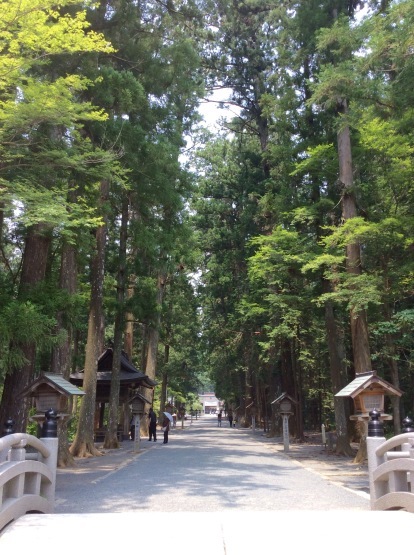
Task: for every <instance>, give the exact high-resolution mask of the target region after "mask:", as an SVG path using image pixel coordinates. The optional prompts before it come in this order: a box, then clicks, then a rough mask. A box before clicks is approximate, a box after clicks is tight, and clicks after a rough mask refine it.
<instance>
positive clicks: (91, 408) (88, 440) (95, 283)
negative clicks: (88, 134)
mask: <svg viewBox="0 0 414 555" xmlns="http://www.w3.org/2000/svg"><path fill="white" fill-rule="evenodd" d="M108 193H109V182H108V181H106V180H104V181H102V182H101V191H100V205H101V206H102V205H103V203H104V202H105V201H106V199H107V196H108ZM106 234H107V228H106V223H104V224H103V225H102V226H100V227H99V228H98V229H97V230H96V251H95V253H94V256H93V257H92V259H91V300H90V306H89V319H88V337H87V341H86V352H85V371H84V378H83V390H84V392H85V395H84V396H83V397H82V402H81V408H80V414H79V422H78V429H77V432H76V437H75V439H74V441H73V443H72V445H71V448H70V452H71V454H72V455H74V456H75V457H91V456H95V455H100V454H101V453H100V452H99V451H98V449H96V447H95V444H94V437H93V435H94V423H95V410H96V407H95V404H96V377H97V362H98V358H99V356H100V355H101V354H102V351H103V344H104V342H103V327H104V317H103V307H102V301H103V280H104V269H105V245H106Z"/></svg>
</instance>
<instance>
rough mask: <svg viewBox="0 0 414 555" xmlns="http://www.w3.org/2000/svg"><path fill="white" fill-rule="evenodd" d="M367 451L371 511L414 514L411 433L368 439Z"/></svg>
mask: <svg viewBox="0 0 414 555" xmlns="http://www.w3.org/2000/svg"><path fill="white" fill-rule="evenodd" d="M398 448H400V449H401V450H399V451H398V450H396V449H398ZM367 450H368V473H369V487H370V497H371V509H372V510H377V511H378V510H390V509H404V510H406V511H408V512H414V432H406V433H403V434H399V435H397V436H394V437H393V438H391V439H388V440H386V439H385V437H369V436H368V437H367Z"/></svg>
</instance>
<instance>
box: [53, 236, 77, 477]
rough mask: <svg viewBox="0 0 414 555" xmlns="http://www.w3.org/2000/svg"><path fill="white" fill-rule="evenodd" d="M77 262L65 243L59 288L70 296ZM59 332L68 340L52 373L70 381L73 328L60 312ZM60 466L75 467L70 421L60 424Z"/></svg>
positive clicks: (58, 351) (57, 353)
mask: <svg viewBox="0 0 414 555" xmlns="http://www.w3.org/2000/svg"><path fill="white" fill-rule="evenodd" d="M76 283H77V262H76V247H75V246H74V245H73V244H69V243H64V244H63V246H62V256H61V264H60V279H59V287H60V289H62V290H63V291H66V292H67V294H68V295H73V294H74V293H75V292H76V288H77V285H76ZM57 327H58V330H62V329H64V330H66V334H67V335H66V338H65V341H64V342H63V343H61V344H60V345H57V346H56V347H54V349H53V351H52V361H51V366H52V372H54V373H55V374H62V376H63V378H65V379H66V380H68V379H69V376H70V372H71V364H72V326H71V324H70V322H65V315H64V313H63V312H59V314H58V315H57ZM58 424H59V425H58V437H59V451H58V466H59V467H61V468H64V467H67V466H74V458H73V456H72V455H71V453H70V451H69V444H68V420H66V419H65V420H63V421H59V422H58Z"/></svg>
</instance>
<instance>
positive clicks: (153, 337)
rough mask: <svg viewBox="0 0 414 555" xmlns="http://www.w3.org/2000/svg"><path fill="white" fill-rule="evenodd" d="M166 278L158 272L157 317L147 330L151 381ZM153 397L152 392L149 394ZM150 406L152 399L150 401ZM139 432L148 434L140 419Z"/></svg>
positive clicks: (154, 371)
mask: <svg viewBox="0 0 414 555" xmlns="http://www.w3.org/2000/svg"><path fill="white" fill-rule="evenodd" d="M166 279H167V276H166V273H165V271H160V272H159V274H158V279H157V308H158V310H157V315H156V319H155V323H154V325H153V326H150V327H149V328H148V351H147V361H146V365H145V374H146V375H147V376H148V377H149V378H151V380H155V374H156V371H157V354H158V342H159V337H160V331H159V328H160V322H161V306H162V303H163V300H164V292H165V282H166ZM151 394H152V395H154V392H153V391H152V392H151ZM151 404H152V399H151ZM148 408H149V405H147V406H146V407H145V412H146V411H147V409H148ZM141 431H142V434H143V435H144V434H147V433H148V422H146V421H145V422H144V419H142V422H141Z"/></svg>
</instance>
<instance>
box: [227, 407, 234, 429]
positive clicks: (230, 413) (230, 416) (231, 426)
mask: <svg viewBox="0 0 414 555" xmlns="http://www.w3.org/2000/svg"><path fill="white" fill-rule="evenodd" d="M227 418H228V419H229V424H230V428H233V413H232V411H231V410H229V412H228V415H227Z"/></svg>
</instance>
